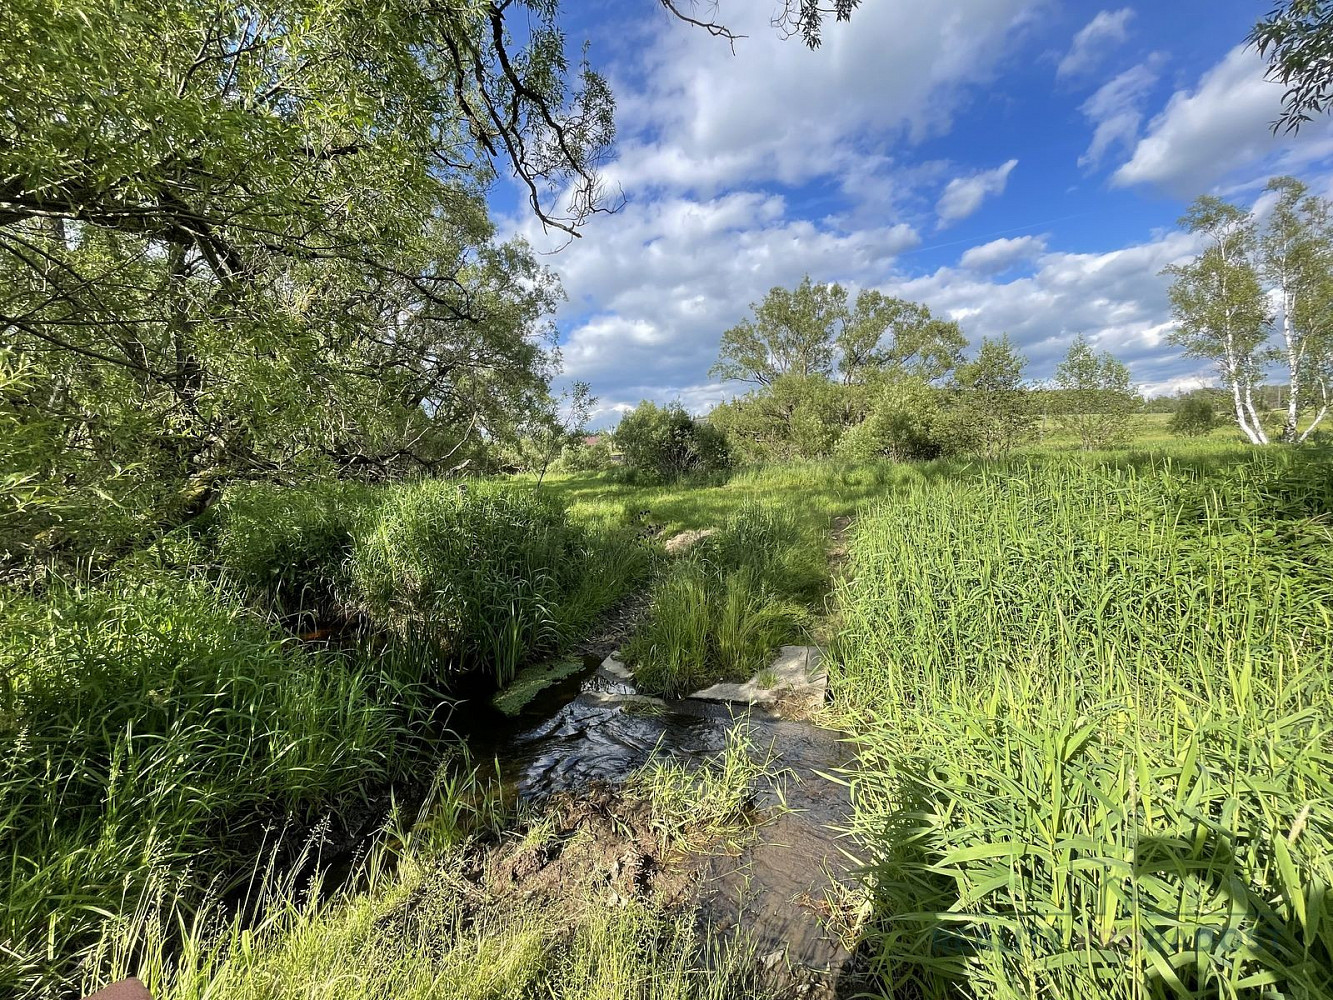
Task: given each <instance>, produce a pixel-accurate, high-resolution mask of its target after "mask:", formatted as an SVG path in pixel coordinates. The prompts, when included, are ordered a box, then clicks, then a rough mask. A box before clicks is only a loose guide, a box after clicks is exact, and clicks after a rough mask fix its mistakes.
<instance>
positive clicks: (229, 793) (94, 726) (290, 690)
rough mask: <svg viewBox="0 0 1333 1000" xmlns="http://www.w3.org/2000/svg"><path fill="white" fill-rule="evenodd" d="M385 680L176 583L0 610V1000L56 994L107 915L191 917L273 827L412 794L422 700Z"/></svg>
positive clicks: (8, 602) (368, 667)
mask: <svg viewBox="0 0 1333 1000" xmlns="http://www.w3.org/2000/svg"><path fill="white" fill-rule="evenodd" d="M388 667H389V664H388V662H387V661H383V662H379V663H377V662H376V661H372V660H364V661H362V660H358V659H355V658H352V657H342V656H333V655H327V654H326V655H312V654H309V653H305V652H302V651H301V650H299V649H297V648H295V647H293V646H292V645H291V644H289V643H284V642H281V641H279V640H277V639H276V638H274V636H273V634H272V633H271V631H270V629H269V627H268V625H267V623H266V622H264V621H263V620H262V619H260V618H258V617H256V616H255V615H254V614H253V613H251V612H249V611H247V610H245V609H244V608H242V607H241V606H239V605H237V604H231V603H228V602H226V601H225V600H222V599H220V598H219V596H218V595H217V594H216V593H215V592H214V591H213V590H212V588H211V587H210V586H208V585H207V584H204V583H201V582H190V581H187V580H184V579H181V578H179V577H161V578H158V579H155V580H145V581H143V582H139V583H134V584H131V583H115V582H113V583H110V584H107V585H106V586H104V587H101V588H98V589H90V590H79V589H73V590H65V589H57V590H56V591H54V592H52V593H50V594H48V595H46V597H45V598H44V599H42V600H40V601H39V600H35V599H32V598H26V597H17V596H13V595H5V596H4V597H3V599H0V761H3V768H0V857H3V859H4V864H5V866H6V869H7V871H8V872H9V877H8V878H7V879H6V881H5V883H4V887H3V893H4V895H3V898H0V939H3V940H4V941H5V942H6V948H5V955H4V958H3V959H2V960H0V989H3V991H4V992H5V994H6V995H24V994H25V993H26V992H29V991H32V992H34V993H36V992H39V991H40V990H43V989H50V988H55V987H57V986H59V985H60V984H62V983H65V982H67V979H66V977H67V976H69V975H70V974H71V971H72V970H73V969H74V968H76V966H77V965H78V963H79V962H80V961H81V959H82V958H83V957H84V955H85V949H87V948H88V947H91V946H92V944H93V943H94V942H95V940H96V938H97V936H98V932H99V929H100V926H101V924H102V921H103V919H104V917H105V916H106V915H108V914H110V915H115V914H118V913H126V912H129V911H132V910H133V908H134V907H135V906H136V905H137V904H138V903H139V902H140V900H141V898H142V897H143V896H144V895H145V894H151V893H154V892H155V893H158V894H160V895H161V896H162V905H163V906H164V907H165V908H166V910H167V913H166V914H164V917H165V918H166V919H169V920H174V919H175V917H174V916H172V914H178V915H179V916H181V917H182V918H188V914H189V913H190V912H191V910H193V909H194V908H195V907H197V906H199V905H200V904H202V903H204V902H205V901H206V899H207V897H208V896H209V894H210V893H211V892H216V891H218V890H219V889H221V888H222V887H223V886H225V885H227V884H228V882H229V880H230V879H231V878H233V877H236V876H238V875H243V874H244V869H245V867H246V866H247V864H252V863H253V858H254V852H255V851H256V849H257V847H258V845H259V844H260V843H261V842H262V840H263V838H264V836H265V833H264V831H265V827H266V826H267V825H268V824H271V823H274V822H278V823H281V822H282V821H283V820H284V819H287V820H288V821H289V822H293V823H295V824H296V825H297V827H298V828H299V827H301V826H305V825H308V824H310V823H311V822H313V821H314V820H315V819H316V817H318V816H320V815H330V814H331V815H332V816H334V817H339V816H342V817H345V816H349V815H351V814H353V813H355V812H357V811H358V810H360V809H364V808H365V805H366V803H367V801H368V799H369V797H370V796H371V795H372V794H374V793H376V792H377V791H378V790H379V789H381V788H383V787H384V786H385V785H387V784H389V783H390V782H392V781H394V780H398V779H403V778H406V777H407V775H408V773H409V771H410V767H411V765H412V763H413V762H414V760H415V759H416V758H417V756H418V755H420V754H421V753H422V752H423V751H424V749H425V744H424V741H423V738H422V737H421V735H420V729H419V727H418V723H419V722H421V721H422V720H424V719H425V718H426V717H427V716H428V715H429V711H430V708H431V706H432V705H433V701H432V700H430V699H428V698H426V697H425V696H424V693H422V692H420V691H418V689H417V688H416V687H415V686H414V685H413V684H412V683H411V682H408V681H406V680H403V679H402V678H401V677H400V676H395V675H392V674H389V673H386V672H385V671H386V670H387V669H388ZM214 880H217V882H216V884H215V881H214Z"/></svg>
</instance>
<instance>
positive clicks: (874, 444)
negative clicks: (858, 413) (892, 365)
mask: <svg viewBox="0 0 1333 1000" xmlns="http://www.w3.org/2000/svg"><path fill="white" fill-rule="evenodd" d="M937 395H938V394H937V393H936V391H935V390H934V389H932V388H931V387H930V386H929V385H928V384H927V383H926V382H924V381H923V380H921V379H917V378H911V377H907V376H904V377H902V378H895V379H890V380H887V381H886V382H885V383H884V384H883V385H882V386H881V387H879V388H878V389H877V390H876V391H874V392H873V394H872V395H871V397H870V400H869V403H868V407H867V411H866V415H865V419H864V420H862V421H861V423H859V424H857V425H855V426H854V427H852V428H851V429H849V430H848V431H847V433H846V434H844V435H843V438H842V440H841V441H840V442H839V443H838V457H839V458H842V459H845V460H847V461H852V462H870V461H874V460H876V459H885V458H887V459H889V460H890V461H893V462H911V461H918V460H927V459H932V458H938V457H939V456H940V454H941V452H942V451H943V446H942V444H941V442H940V440H939V435H938V433H937V425H938V424H939V420H940V405H939V400H938V398H937Z"/></svg>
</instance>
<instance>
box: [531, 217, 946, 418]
mask: <svg viewBox="0 0 1333 1000" xmlns="http://www.w3.org/2000/svg"><path fill="white" fill-rule="evenodd" d="M586 233H587V238H586V239H584V240H581V241H579V242H578V243H577V244H574V245H571V246H568V247H566V248H565V249H564V250H562V251H561V252H560V253H559V254H557V255H555V256H554V257H552V258H550V263H551V264H552V265H553V266H554V267H555V269H556V270H557V271H558V273H559V274H560V277H561V280H562V282H563V284H564V286H565V290H566V294H567V295H568V302H567V303H566V304H565V305H564V307H563V308H562V309H561V311H560V313H559V314H558V315H557V321H558V322H559V324H560V326H561V328H562V329H563V330H564V331H565V332H564V336H563V337H562V344H561V350H562V353H563V356H564V362H565V378H566V379H585V380H589V381H591V382H592V383H593V386H594V391H595V392H596V393H597V394H598V395H599V396H600V397H601V400H602V406H603V407H604V408H605V410H606V412H605V413H603V414H602V415H601V416H602V417H603V418H604V419H607V420H610V419H613V418H614V408H615V407H616V406H619V405H626V404H628V405H633V404H634V403H637V402H638V401H639V400H640V399H645V398H648V399H654V400H657V401H667V400H670V399H672V398H675V397H677V396H680V397H681V398H682V401H684V402H686V405H700V406H702V405H703V403H704V402H706V401H708V400H712V401H713V402H716V401H717V400H718V399H720V398H722V396H721V395H720V393H723V392H725V391H726V390H725V389H724V388H723V387H718V386H710V385H708V384H701V383H700V379H701V377H702V376H703V375H704V373H705V372H707V370H708V369H709V367H710V366H711V365H712V363H713V362H714V361H715V360H716V358H717V349H718V343H719V341H720V339H721V336H722V331H723V330H725V329H727V328H728V327H730V326H732V325H734V324H735V323H737V322H739V321H740V320H741V319H742V318H743V317H744V315H745V313H746V311H747V308H748V304H749V303H751V302H755V301H758V300H759V299H760V298H762V297H763V295H764V294H765V293H766V292H767V291H768V290H769V289H770V288H771V287H773V286H775V285H781V286H784V287H791V286H793V285H795V284H796V283H797V282H799V281H800V280H801V278H802V276H804V275H805V274H807V273H809V274H811V275H812V276H814V277H815V278H816V280H828V281H833V280H842V281H848V282H851V283H856V284H859V285H864V284H867V283H869V282H871V281H879V280H882V279H883V277H884V276H885V275H887V274H889V273H891V272H892V270H893V263H894V260H895V258H896V257H897V255H899V254H901V253H902V252H903V251H905V250H908V249H911V248H913V247H916V246H917V245H919V244H920V242H921V238H920V236H919V235H918V233H917V232H916V230H915V229H913V228H912V227H911V226H910V225H907V224H906V223H902V222H892V221H888V222H883V223H881V224H880V225H868V226H861V227H858V228H855V229H843V228H840V227H838V226H836V225H833V224H832V223H830V222H828V221H822V222H816V221H811V220H807V219H800V218H791V217H789V216H788V214H787V212H786V203H785V201H784V199H783V198H782V197H781V196H778V195H773V194H765V193H760V192H753V191H737V192H731V193H728V194H725V195H720V196H718V197H716V198H710V199H693V198H689V197H685V196H671V197H664V198H662V199H659V200H657V201H639V202H631V203H630V204H629V205H627V206H626V207H625V208H624V209H623V210H622V211H621V212H619V213H617V214H616V215H613V216H609V217H599V218H598V219H596V220H595V221H594V222H593V223H592V224H591V225H590V226H589V227H588V229H587V230H586ZM526 235H527V236H528V238H529V239H530V240H531V241H532V242H533V243H534V245H536V246H538V247H541V246H542V245H543V244H542V241H543V239H544V237H543V236H542V234H541V233H540V231H538V230H536V229H535V228H533V227H532V226H531V225H529V228H528V232H527V233H526Z"/></svg>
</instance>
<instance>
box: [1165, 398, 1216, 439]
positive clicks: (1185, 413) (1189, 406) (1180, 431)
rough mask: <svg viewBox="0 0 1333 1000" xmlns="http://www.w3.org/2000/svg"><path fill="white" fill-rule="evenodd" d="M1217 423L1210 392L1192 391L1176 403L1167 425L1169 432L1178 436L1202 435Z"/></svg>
mask: <svg viewBox="0 0 1333 1000" xmlns="http://www.w3.org/2000/svg"><path fill="white" fill-rule="evenodd" d="M1218 423H1219V421H1218V419H1217V409H1216V408H1215V407H1214V406H1213V400H1212V398H1211V394H1209V393H1200V392H1193V393H1190V394H1189V395H1188V396H1186V397H1185V398H1184V399H1182V400H1180V402H1179V403H1178V404H1177V405H1176V412H1175V413H1173V414H1172V415H1171V423H1170V424H1169V426H1170V429H1171V433H1172V434H1176V435H1178V436H1180V437H1203V435H1205V434H1207V433H1209V432H1210V431H1212V430H1213V428H1215V427H1217V426H1218Z"/></svg>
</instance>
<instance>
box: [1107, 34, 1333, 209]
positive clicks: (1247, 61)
mask: <svg viewBox="0 0 1333 1000" xmlns="http://www.w3.org/2000/svg"><path fill="white" fill-rule="evenodd" d="M1265 68H1266V64H1265V63H1264V61H1263V59H1262V57H1260V56H1259V54H1258V53H1257V52H1255V51H1253V50H1252V49H1249V48H1248V47H1246V46H1244V45H1239V46H1237V47H1236V48H1234V49H1232V50H1231V52H1230V53H1228V54H1227V56H1226V58H1224V59H1223V60H1222V61H1221V62H1220V63H1218V64H1217V65H1216V66H1214V67H1213V68H1212V69H1210V70H1208V72H1206V73H1205V74H1204V75H1203V77H1202V78H1201V79H1200V80H1199V82H1198V85H1197V86H1196V87H1195V88H1194V89H1193V90H1180V91H1177V92H1176V93H1175V94H1174V95H1173V96H1172V97H1171V99H1170V101H1168V102H1167V105H1166V107H1165V109H1163V111H1162V112H1161V113H1160V114H1159V115H1157V116H1156V117H1155V118H1154V119H1153V120H1152V122H1150V123H1149V126H1148V131H1147V134H1146V135H1145V136H1144V137H1143V138H1142V139H1140V140H1139V142H1138V143H1137V145H1135V147H1134V151H1133V154H1132V155H1131V156H1130V158H1129V161H1128V162H1127V163H1125V164H1124V165H1123V166H1121V167H1120V168H1119V169H1118V170H1117V171H1116V172H1115V175H1114V177H1113V178H1112V180H1113V183H1114V184H1116V185H1117V186H1120V187H1128V186H1131V185H1135V184H1151V185H1154V186H1156V187H1159V188H1162V189H1164V190H1165V191H1167V192H1169V193H1171V194H1174V195H1177V196H1179V197H1182V198H1189V197H1192V196H1194V195H1197V194H1200V193H1203V192H1204V191H1207V190H1209V189H1210V188H1212V187H1213V186H1214V185H1216V184H1218V183H1219V182H1221V181H1223V180H1224V179H1227V178H1229V177H1231V176H1233V175H1235V174H1236V173H1238V172H1249V173H1252V174H1255V175H1256V176H1257V175H1259V174H1262V173H1264V172H1266V171H1267V172H1277V171H1289V170H1294V169H1298V168H1299V167H1300V166H1302V165H1304V164H1308V163H1310V162H1311V161H1312V160H1314V159H1317V158H1319V157H1322V156H1326V155H1328V154H1329V153H1331V152H1333V130H1331V129H1330V127H1329V124H1328V123H1327V122H1318V123H1316V124H1315V125H1313V126H1311V127H1308V128H1305V129H1302V130H1301V132H1300V133H1299V134H1298V135H1296V136H1291V135H1286V134H1280V135H1274V134H1273V132H1272V129H1271V127H1270V124H1271V123H1272V121H1273V120H1274V119H1276V118H1277V116H1278V114H1279V113H1280V111H1281V106H1282V94H1283V88H1282V85H1281V84H1279V83H1275V82H1272V81H1269V80H1266V79H1265V78H1264V71H1265Z"/></svg>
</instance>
